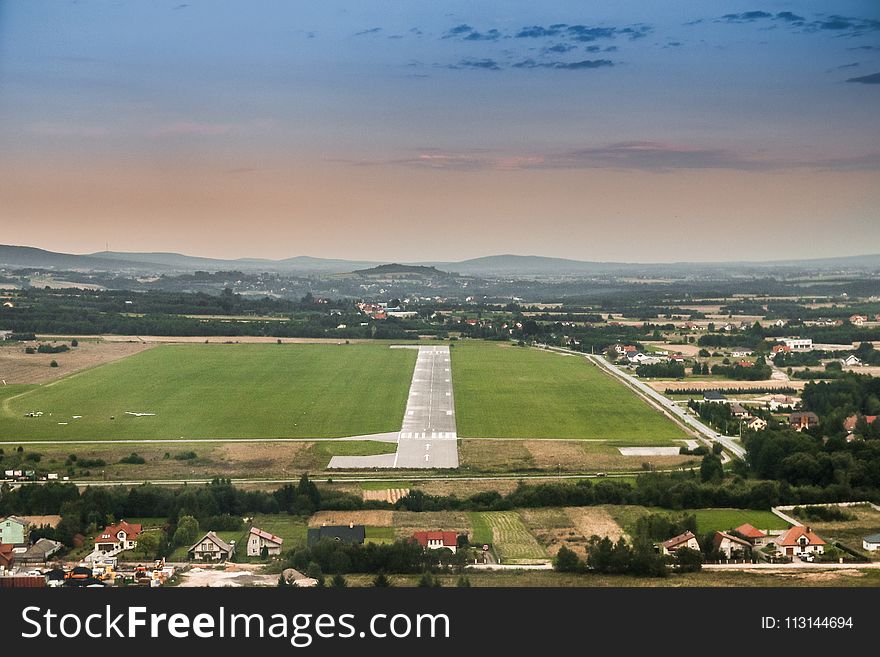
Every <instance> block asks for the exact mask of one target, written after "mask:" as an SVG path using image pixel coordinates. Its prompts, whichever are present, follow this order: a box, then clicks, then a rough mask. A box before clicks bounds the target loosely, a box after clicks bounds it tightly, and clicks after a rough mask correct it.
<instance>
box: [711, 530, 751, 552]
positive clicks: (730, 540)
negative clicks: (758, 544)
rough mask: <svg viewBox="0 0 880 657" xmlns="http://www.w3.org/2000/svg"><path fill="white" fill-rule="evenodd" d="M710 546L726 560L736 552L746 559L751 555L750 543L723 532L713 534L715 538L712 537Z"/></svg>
mask: <svg viewBox="0 0 880 657" xmlns="http://www.w3.org/2000/svg"><path fill="white" fill-rule="evenodd" d="M712 546H713V547H714V548H715V550H716V551H718V552H720V553H721V554H723V555H724V556H725V557H726V558H728V559H730V558H731V557H732V556H734V554H735V553H736V552H740V553H742V556H744V557H748V556H749V555H750V554H751V553H752V544H751V543H749V542H748V541H747V540H745V539H744V538H740V537H739V536H734V535H733V534H727V533H725V532H715V536H713V537H712Z"/></svg>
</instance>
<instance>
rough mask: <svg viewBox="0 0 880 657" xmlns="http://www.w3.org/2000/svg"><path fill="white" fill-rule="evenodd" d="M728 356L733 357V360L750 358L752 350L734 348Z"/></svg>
mask: <svg viewBox="0 0 880 657" xmlns="http://www.w3.org/2000/svg"><path fill="white" fill-rule="evenodd" d="M730 355H731V356H733V357H734V358H743V357H745V356H751V355H752V350H751V349H746V348H744V347H739V348H735V349H734V350H733V351H731V352H730Z"/></svg>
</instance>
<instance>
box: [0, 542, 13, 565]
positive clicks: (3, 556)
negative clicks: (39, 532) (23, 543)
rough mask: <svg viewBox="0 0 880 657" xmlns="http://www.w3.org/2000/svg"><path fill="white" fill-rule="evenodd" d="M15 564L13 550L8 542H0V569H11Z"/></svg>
mask: <svg viewBox="0 0 880 657" xmlns="http://www.w3.org/2000/svg"><path fill="white" fill-rule="evenodd" d="M13 564H15V552H13V546H12V545H10V544H9V543H0V570H11V569H12V566H13Z"/></svg>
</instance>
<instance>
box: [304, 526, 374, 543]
mask: <svg viewBox="0 0 880 657" xmlns="http://www.w3.org/2000/svg"><path fill="white" fill-rule="evenodd" d="M366 538H367V532H366V528H365V527H364V526H363V525H355V524H351V523H349V524H348V525H323V526H321V527H310V528H309V533H308V544H309V547H311V546H313V545H317V544H318V543H320V542H321V541H322V540H324V539H329V540H333V541H340V542H342V543H348V544H351V543H361V544H362V543H363V542H364V541H365V540H366Z"/></svg>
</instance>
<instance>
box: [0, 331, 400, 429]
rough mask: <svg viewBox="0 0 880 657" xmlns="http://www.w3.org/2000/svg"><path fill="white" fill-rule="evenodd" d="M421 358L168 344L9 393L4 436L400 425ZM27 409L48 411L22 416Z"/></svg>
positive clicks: (382, 350)
mask: <svg viewBox="0 0 880 657" xmlns="http://www.w3.org/2000/svg"><path fill="white" fill-rule="evenodd" d="M78 348H79V347H78ZM415 358H416V354H415V352H414V351H412V350H408V349H389V348H388V345H387V344H369V345H362V344H357V345H354V344H351V345H313V344H282V345H277V344H273V345H259V344H240V345H204V344H201V345H163V346H160V347H155V348H153V349H149V350H147V351H143V352H141V353H137V354H135V355H132V356H130V357H128V358H125V359H123V360H119V361H116V362H113V363H109V364H106V365H103V366H101V367H97V368H93V369H90V370H86V371H84V372H80V373H78V374H75V375H72V376H69V377H66V378H63V379H59V380H58V381H55V382H52V383H50V384H46V385H43V386H40V387H38V388H35V389H32V390H27V391H25V392H23V393H22V394H19V395H17V396H10V397H6V398H5V399H4V400H3V402H2V406H0V440H5V441H10V440H26V439H30V440H88V439H103V440H107V439H111V440H112V439H120V438H126V439H179V438H201V439H205V438H279V437H290V438H331V437H342V436H351V435H362V434H371V433H382V432H389V431H395V430H399V429H400V425H401V421H402V418H403V411H404V406H405V404H406V397H407V393H408V390H409V385H410V380H411V378H412V372H413V367H414V365H415ZM30 412H41V413H42V414H43V415H42V416H40V417H25V415H26V414H27V413H30ZM127 413H150V414H154V415H140V416H135V415H131V414H127ZM74 416H80V417H74ZM111 418H115V419H111Z"/></svg>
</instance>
